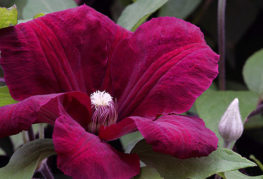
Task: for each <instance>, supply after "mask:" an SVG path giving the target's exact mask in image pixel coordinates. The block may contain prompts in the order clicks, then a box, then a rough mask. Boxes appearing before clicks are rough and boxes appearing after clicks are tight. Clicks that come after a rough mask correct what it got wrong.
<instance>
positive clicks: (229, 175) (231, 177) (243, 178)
mask: <svg viewBox="0 0 263 179" xmlns="http://www.w3.org/2000/svg"><path fill="white" fill-rule="evenodd" d="M225 177H226V179H263V175H261V176H247V175H244V174H243V173H240V172H239V171H231V172H226V173H225Z"/></svg>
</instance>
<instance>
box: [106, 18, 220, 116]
mask: <svg viewBox="0 0 263 179" xmlns="http://www.w3.org/2000/svg"><path fill="white" fill-rule="evenodd" d="M218 59H219V57H218V55H217V54H216V53H214V52H213V51H212V50H211V49H210V47H209V46H208V45H207V44H206V42H205V40H204V38H203V34H202V32H201V31H200V29H199V28H198V27H196V26H194V25H193V24H190V23H188V22H185V21H183V20H180V19H177V18H174V17H163V18H156V19H153V20H151V21H149V22H147V23H145V24H143V25H142V26H140V27H139V28H138V30H137V31H136V32H135V33H134V34H133V35H132V36H131V37H130V38H128V39H126V40H124V41H123V42H122V43H120V44H119V46H118V47H117V48H116V50H115V51H114V53H113V60H112V63H111V65H112V66H111V72H112V82H113V91H114V96H115V97H118V105H119V111H120V118H123V117H125V116H130V115H136V116H154V115H156V114H158V113H159V114H160V113H169V112H175V113H182V112H185V111H187V110H188V109H189V108H190V107H191V106H192V104H193V102H194V101H195V99H196V98H197V97H198V96H199V95H200V94H201V93H202V92H204V91H205V90H206V89H207V88H208V87H209V86H210V85H211V83H212V81H213V79H214V78H215V77H216V76H217V73H218V69H217V68H218V64H217V63H218Z"/></svg>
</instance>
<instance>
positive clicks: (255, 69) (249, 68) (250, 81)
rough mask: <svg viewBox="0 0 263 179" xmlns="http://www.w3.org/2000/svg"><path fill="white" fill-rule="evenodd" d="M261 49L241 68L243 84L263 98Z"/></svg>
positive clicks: (262, 54)
mask: <svg viewBox="0 0 263 179" xmlns="http://www.w3.org/2000/svg"><path fill="white" fill-rule="evenodd" d="M262 69H263V49H261V50H259V51H257V52H256V53H254V54H253V55H252V56H250V57H249V58H248V60H247V61H246V63H245V66H244V68H243V77H244V80H245V83H246V84H247V86H248V88H249V89H250V90H251V91H254V92H256V93H257V94H259V95H260V96H261V98H263V70H262Z"/></svg>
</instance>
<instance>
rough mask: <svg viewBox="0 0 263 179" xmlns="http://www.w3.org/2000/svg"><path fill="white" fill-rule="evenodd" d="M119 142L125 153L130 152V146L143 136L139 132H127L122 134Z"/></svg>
mask: <svg viewBox="0 0 263 179" xmlns="http://www.w3.org/2000/svg"><path fill="white" fill-rule="evenodd" d="M120 139H121V143H122V146H123V149H124V151H125V152H126V153H130V152H131V150H132V148H133V147H134V146H135V144H136V143H137V142H139V141H140V140H142V139H143V136H142V134H141V133H140V132H138V131H137V132H133V133H130V134H127V135H125V136H122V137H121V138H120Z"/></svg>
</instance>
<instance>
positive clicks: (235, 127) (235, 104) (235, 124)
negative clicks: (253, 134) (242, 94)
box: [218, 98, 244, 147]
mask: <svg viewBox="0 0 263 179" xmlns="http://www.w3.org/2000/svg"><path fill="white" fill-rule="evenodd" d="M218 130H219V134H220V135H221V136H222V137H223V139H224V142H225V147H229V145H230V144H231V142H233V141H236V140H237V139H239V137H240V136H241V135H242V133H243V130H244V126H243V122H242V119H241V115H240V111H239V101H238V99H237V98H235V99H234V100H233V101H232V102H231V104H230V105H229V106H228V108H227V110H226V111H225V113H224V115H223V116H222V118H221V120H220V122H219V125H218Z"/></svg>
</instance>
